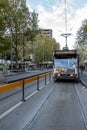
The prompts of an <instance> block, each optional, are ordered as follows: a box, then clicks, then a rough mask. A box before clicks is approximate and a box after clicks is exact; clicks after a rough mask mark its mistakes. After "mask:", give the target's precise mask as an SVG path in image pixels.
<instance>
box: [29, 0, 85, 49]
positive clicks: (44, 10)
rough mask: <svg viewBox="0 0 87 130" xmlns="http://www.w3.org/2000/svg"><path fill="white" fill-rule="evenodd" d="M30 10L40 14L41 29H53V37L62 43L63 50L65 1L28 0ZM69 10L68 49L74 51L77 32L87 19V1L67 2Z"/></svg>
mask: <svg viewBox="0 0 87 130" xmlns="http://www.w3.org/2000/svg"><path fill="white" fill-rule="evenodd" d="M27 6H28V7H29V10H30V11H32V10H35V11H36V12H37V13H38V19H39V23H38V24H39V27H40V28H44V29H52V30H53V37H54V38H55V39H56V41H57V42H59V43H60V45H61V48H62V47H64V46H65V38H64V37H63V36H61V34H62V33H66V26H65V0H27ZM66 8H67V33H71V34H72V35H71V36H69V37H68V41H67V42H68V47H69V49H73V46H74V42H75V37H76V32H77V31H78V29H79V28H80V26H81V23H82V21H83V20H84V19H86V18H87V0H66Z"/></svg>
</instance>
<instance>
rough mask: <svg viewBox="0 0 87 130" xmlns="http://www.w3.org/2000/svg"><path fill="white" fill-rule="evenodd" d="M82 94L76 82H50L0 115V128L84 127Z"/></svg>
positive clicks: (47, 129)
mask: <svg viewBox="0 0 87 130" xmlns="http://www.w3.org/2000/svg"><path fill="white" fill-rule="evenodd" d="M84 75H85V77H86V73H85V74H83V75H82V77H84ZM83 79H84V78H83ZM86 95H87V91H86V89H84V88H83V86H82V85H81V84H80V83H79V84H76V83H72V82H58V83H53V82H51V83H50V84H48V85H46V87H43V89H41V90H40V91H39V92H35V94H34V95H31V96H30V97H29V98H27V101H26V102H24V103H23V102H21V101H20V102H19V105H18V106H17V107H16V108H15V109H13V110H12V111H11V112H10V113H8V114H7V115H6V116H4V115H5V114H6V113H3V114H1V115H0V118H1V119H0V130H87V127H86V122H85V120H84V114H83V113H86V111H87V109H86V108H87V107H86V106H87V102H86V99H87V98H86V97H87V96H86ZM10 99H11V98H10ZM85 116H86V114H85ZM86 118H87V116H86ZM86 118H85V119H86Z"/></svg>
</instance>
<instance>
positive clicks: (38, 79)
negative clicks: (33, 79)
mask: <svg viewBox="0 0 87 130" xmlns="http://www.w3.org/2000/svg"><path fill="white" fill-rule="evenodd" d="M37 90H39V75H38V77H37Z"/></svg>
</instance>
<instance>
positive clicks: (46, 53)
mask: <svg viewBox="0 0 87 130" xmlns="http://www.w3.org/2000/svg"><path fill="white" fill-rule="evenodd" d="M35 42H36V44H35V46H34V60H35V62H36V63H37V64H39V63H42V62H48V61H52V59H53V51H54V50H55V49H57V43H56V41H55V39H53V38H51V37H50V36H49V35H47V34H44V33H43V32H42V33H40V34H39V35H37V37H36V41H35Z"/></svg>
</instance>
